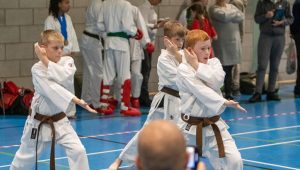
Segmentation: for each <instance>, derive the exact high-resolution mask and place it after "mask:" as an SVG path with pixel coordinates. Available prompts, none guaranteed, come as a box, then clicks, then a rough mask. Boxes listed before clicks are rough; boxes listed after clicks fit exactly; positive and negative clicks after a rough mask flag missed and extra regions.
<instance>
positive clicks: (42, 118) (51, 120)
mask: <svg viewBox="0 0 300 170" xmlns="http://www.w3.org/2000/svg"><path fill="white" fill-rule="evenodd" d="M64 117H66V114H65V113H63V112H60V113H58V114H56V115H53V116H45V115H42V114H39V113H36V114H35V115H34V119H36V120H38V121H40V124H39V126H38V130H37V139H36V145H35V169H36V170H37V169H38V166H37V165H38V161H37V159H38V156H37V149H38V142H39V133H40V128H41V126H42V124H44V123H46V124H49V125H50V127H51V131H52V142H51V154H50V170H55V128H54V124H53V123H54V122H57V121H59V120H61V119H63V118H64Z"/></svg>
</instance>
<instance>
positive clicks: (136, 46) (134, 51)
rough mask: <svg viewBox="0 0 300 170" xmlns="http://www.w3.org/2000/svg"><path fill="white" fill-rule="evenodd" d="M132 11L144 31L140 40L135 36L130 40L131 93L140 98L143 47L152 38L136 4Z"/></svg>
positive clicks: (138, 25)
mask: <svg viewBox="0 0 300 170" xmlns="http://www.w3.org/2000/svg"><path fill="white" fill-rule="evenodd" d="M132 13H133V17H134V22H135V24H136V26H137V28H139V29H140V30H141V31H142V32H143V38H142V39H141V40H140V41H138V40H136V39H133V38H131V39H130V40H129V44H130V59H131V61H130V70H131V83H132V84H131V86H132V88H131V94H132V97H134V98H139V97H140V94H141V85H142V82H143V75H142V73H141V66H142V60H143V59H144V51H143V48H144V47H145V46H146V44H147V43H149V42H150V41H151V40H150V38H149V35H148V31H147V27H146V23H145V21H144V18H143V16H142V14H141V12H140V10H139V9H138V8H137V7H136V6H132Z"/></svg>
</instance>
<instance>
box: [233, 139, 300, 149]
mask: <svg viewBox="0 0 300 170" xmlns="http://www.w3.org/2000/svg"><path fill="white" fill-rule="evenodd" d="M296 142H300V140H291V141H286V142H278V143H271V144H266V145H257V146H250V147H245V148H239V150H240V151H243V150H249V149H255V148H263V147H268V146H276V145H283V144H288V143H296Z"/></svg>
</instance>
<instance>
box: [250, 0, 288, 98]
mask: <svg viewBox="0 0 300 170" xmlns="http://www.w3.org/2000/svg"><path fill="white" fill-rule="evenodd" d="M254 19H255V22H256V23H257V24H259V28H260V35H259V40H258V45H257V61H258V66H257V71H256V89H255V94H254V95H253V96H252V97H251V98H250V99H249V102H250V103H254V102H259V101H261V94H262V89H263V85H264V79H265V73H266V69H267V66H268V63H269V62H270V71H269V84H268V90H267V100H275V101H279V100H280V97H279V96H278V94H277V93H276V91H275V83H276V81H277V75H278V67H279V64H280V59H281V56H282V53H283V50H284V45H285V27H286V26H288V25H290V24H291V23H292V22H293V17H292V15H291V10H290V3H289V1H288V0H259V1H258V3H257V6H256V11H255V15H254Z"/></svg>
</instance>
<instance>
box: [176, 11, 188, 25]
mask: <svg viewBox="0 0 300 170" xmlns="http://www.w3.org/2000/svg"><path fill="white" fill-rule="evenodd" d="M189 7H190V6H188V7H186V8H184V9H183V10H182V11H181V13H180V16H179V18H178V21H179V22H180V23H181V24H182V25H183V26H184V27H187V20H186V14H187V9H188V8H189Z"/></svg>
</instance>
